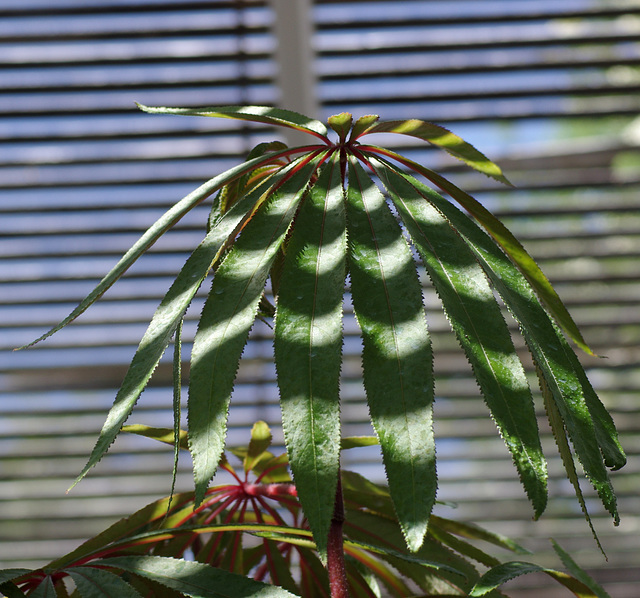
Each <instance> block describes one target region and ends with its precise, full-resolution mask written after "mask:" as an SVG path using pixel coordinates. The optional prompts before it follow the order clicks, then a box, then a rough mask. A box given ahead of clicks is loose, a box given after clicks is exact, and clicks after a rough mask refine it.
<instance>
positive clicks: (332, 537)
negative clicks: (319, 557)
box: [327, 473, 349, 598]
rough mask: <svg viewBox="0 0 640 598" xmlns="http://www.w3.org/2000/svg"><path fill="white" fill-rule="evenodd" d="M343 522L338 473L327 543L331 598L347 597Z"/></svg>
mask: <svg viewBox="0 0 640 598" xmlns="http://www.w3.org/2000/svg"><path fill="white" fill-rule="evenodd" d="M343 524H344V502H343V500H342V482H341V481H340V473H338V485H337V487H336V502H335V505H334V507H333V517H332V519H331V527H330V528H329V541H328V543H327V571H328V573H329V588H330V589H331V598H349V590H348V586H347V571H346V569H345V564H344V548H343V539H342V526H343Z"/></svg>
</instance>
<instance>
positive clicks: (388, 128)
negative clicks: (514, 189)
mask: <svg viewBox="0 0 640 598" xmlns="http://www.w3.org/2000/svg"><path fill="white" fill-rule="evenodd" d="M372 133H398V134H401V135H410V136H411V137H417V138H418V139H422V140H423V141H428V142H429V143H432V144H433V145H436V146H438V147H440V148H442V149H443V150H445V151H446V152H448V153H449V154H451V155H452V156H454V157H455V158H458V160H462V161H463V162H464V163H465V164H467V165H468V166H471V168H473V169H474V170H477V171H478V172H481V173H482V174H486V175H487V176H490V177H492V178H494V179H495V180H496V181H500V182H501V183H504V184H505V185H511V183H510V182H509V181H508V180H507V178H506V177H505V176H504V174H503V173H502V170H500V167H499V166H498V165H497V164H494V163H493V162H492V161H491V160H489V158H487V157H486V156H485V155H484V154H483V153H482V152H480V151H478V150H477V149H476V148H475V147H473V146H472V145H471V144H470V143H467V142H466V141H464V139H461V138H460V137H458V136H457V135H455V134H454V133H452V132H451V131H449V130H448V129H445V128H444V127H441V126H440V125H436V124H434V123H430V122H425V121H423V120H416V119H411V120H388V121H383V122H379V123H376V124H373V125H371V126H370V127H369V128H368V129H367V130H366V131H364V132H363V133H361V134H360V135H359V137H362V136H363V135H370V134H372Z"/></svg>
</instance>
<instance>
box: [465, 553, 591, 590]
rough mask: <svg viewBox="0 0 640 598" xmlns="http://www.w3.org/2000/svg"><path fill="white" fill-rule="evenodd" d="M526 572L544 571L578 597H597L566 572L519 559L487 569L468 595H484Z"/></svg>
mask: <svg viewBox="0 0 640 598" xmlns="http://www.w3.org/2000/svg"><path fill="white" fill-rule="evenodd" d="M528 573H546V574H547V575H549V576H550V577H553V578H554V579H555V580H556V581H558V582H559V583H561V584H562V585H563V586H565V587H566V588H567V589H569V590H571V591H572V592H573V593H574V594H575V595H576V596H578V598H597V594H594V593H593V591H592V590H591V589H590V588H589V587H587V586H586V585H585V584H583V583H582V582H580V581H578V580H577V579H575V578H573V577H571V576H570V575H567V574H566V573H562V572H560V571H555V570H553V569H547V568H545V567H541V566H540V565H535V564H533V563H524V562H520V561H511V562H508V563H502V564H501V565H498V566H497V567H494V568H493V569H490V570H489V571H487V572H486V573H485V574H484V575H483V576H482V577H481V578H480V581H478V583H476V585H475V586H474V587H473V589H472V590H471V592H470V593H469V596H470V597H471V598H478V597H479V596H484V595H485V594H487V593H489V592H490V591H492V590H495V589H496V588H498V587H500V586H501V585H502V584H504V583H506V582H508V581H510V580H512V579H514V578H516V577H519V576H521V575H527V574H528Z"/></svg>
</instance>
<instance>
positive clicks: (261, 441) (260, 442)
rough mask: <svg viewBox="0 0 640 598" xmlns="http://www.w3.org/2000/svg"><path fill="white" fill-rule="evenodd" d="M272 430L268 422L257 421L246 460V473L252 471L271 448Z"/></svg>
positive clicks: (252, 430) (252, 431)
mask: <svg viewBox="0 0 640 598" xmlns="http://www.w3.org/2000/svg"><path fill="white" fill-rule="evenodd" d="M272 438H273V437H272V436H271V430H270V429H269V426H268V425H267V424H266V422H263V421H257V422H256V423H254V424H253V428H252V429H251V440H250V441H249V447H248V448H247V453H246V456H245V458H244V463H243V465H244V471H245V473H247V472H248V471H251V470H252V469H253V468H254V467H255V466H256V463H257V462H258V461H259V460H260V459H261V457H262V456H263V455H264V454H265V451H266V450H267V449H268V448H269V447H270V446H271V440H272Z"/></svg>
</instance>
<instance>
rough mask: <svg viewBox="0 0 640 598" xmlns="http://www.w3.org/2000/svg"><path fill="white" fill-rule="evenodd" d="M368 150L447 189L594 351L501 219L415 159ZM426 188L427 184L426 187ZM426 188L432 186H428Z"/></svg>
mask: <svg viewBox="0 0 640 598" xmlns="http://www.w3.org/2000/svg"><path fill="white" fill-rule="evenodd" d="M368 150H370V151H374V152H375V153H379V154H381V155H385V156H389V157H390V158H393V159H394V160H397V161H398V162H400V163H401V164H404V165H405V166H408V167H409V168H411V169H412V170H414V171H416V172H418V173H419V174H421V175H422V176H424V177H425V178H427V179H428V180H430V181H431V182H433V183H435V184H436V185H437V186H438V187H440V188H441V189H442V190H443V191H446V192H447V193H448V194H449V195H451V197H453V199H455V200H456V201H457V202H458V203H459V204H460V205H461V206H462V207H463V208H464V209H465V210H467V211H468V212H469V213H470V214H471V215H472V216H473V218H475V219H476V220H477V221H478V222H479V223H480V224H481V225H482V226H483V227H484V228H485V230H486V231H487V232H488V233H489V234H490V235H491V237H492V238H493V239H494V240H495V242H496V243H498V245H500V247H501V248H502V250H503V251H504V252H505V253H506V254H507V255H508V256H509V257H510V258H511V259H512V260H513V262H514V264H515V265H516V266H517V267H518V269H519V270H520V272H521V273H522V274H523V276H524V277H525V278H526V279H527V280H528V281H529V284H530V285H531V286H532V287H533V289H534V290H535V292H536V293H537V294H538V295H539V297H540V299H541V300H542V301H543V303H544V304H545V306H546V307H547V309H548V310H549V313H550V314H551V315H552V316H553V317H554V318H555V320H556V322H557V323H558V325H559V326H560V327H561V328H562V329H563V330H564V331H565V332H566V333H567V334H568V335H569V337H570V338H571V339H572V340H573V341H574V342H575V343H576V345H578V346H579V347H580V348H581V349H582V350H583V351H585V352H586V353H589V354H590V355H593V351H592V350H591V349H590V348H589V346H588V345H587V343H586V341H585V340H584V338H583V337H582V334H581V332H580V330H579V329H578V326H577V325H576V323H575V322H574V321H573V319H572V318H571V315H570V314H569V312H568V311H567V308H566V307H565V306H564V304H563V303H562V301H561V299H560V297H559V296H558V294H557V293H556V291H555V289H554V288H553V287H552V286H551V283H550V282H549V280H548V279H547V277H546V276H545V275H544V273H543V272H542V270H540V267H539V266H538V264H536V263H535V261H534V259H533V258H532V257H531V256H530V255H529V254H528V253H527V251H526V249H525V248H524V247H523V246H522V244H521V243H520V241H518V240H517V239H516V238H515V237H514V236H513V234H512V233H511V231H509V230H508V229H507V228H506V227H505V226H504V224H502V222H500V220H498V219H497V218H496V217H495V216H494V215H493V214H491V212H489V210H487V209H486V208H485V207H484V206H483V205H482V204H480V203H479V202H478V201H477V200H476V199H474V198H473V197H471V195H469V194H468V193H466V192H464V191H462V189H459V188H458V187H456V186H455V185H454V184H453V183H451V182H450V181H448V180H447V179H445V178H444V177H442V176H440V175H439V174H437V173H436V172H434V171H433V170H430V169H428V168H425V167H424V166H422V165H420V164H418V163H417V162H413V161H412V160H409V159H408V158H405V157H403V156H401V155H400V154H397V153H395V152H392V151H390V150H387V149H384V148H376V147H368ZM425 189H429V188H428V187H425ZM429 191H433V190H431V189H429Z"/></svg>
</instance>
